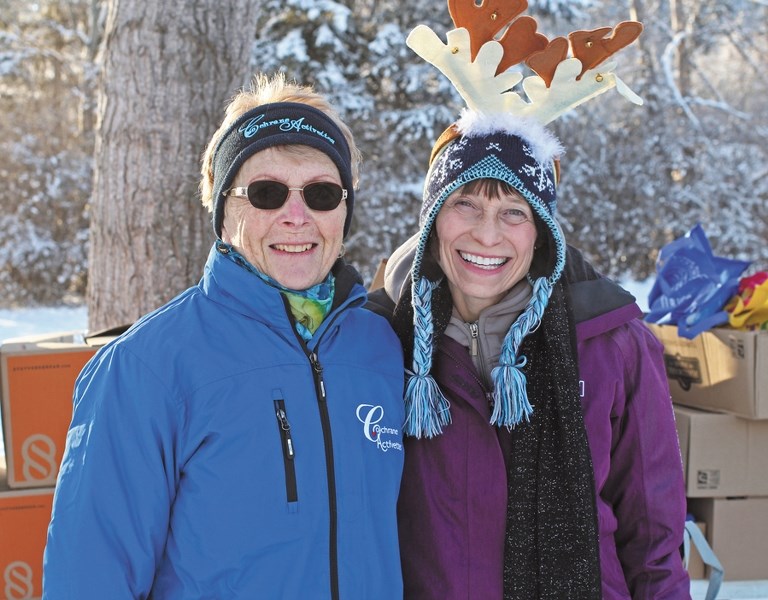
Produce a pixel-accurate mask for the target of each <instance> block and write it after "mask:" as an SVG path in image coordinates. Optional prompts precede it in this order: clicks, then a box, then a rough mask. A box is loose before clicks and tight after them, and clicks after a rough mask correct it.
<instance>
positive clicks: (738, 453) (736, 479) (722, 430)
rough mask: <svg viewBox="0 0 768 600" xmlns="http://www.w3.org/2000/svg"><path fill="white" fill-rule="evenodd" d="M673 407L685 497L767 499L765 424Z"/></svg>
mask: <svg viewBox="0 0 768 600" xmlns="http://www.w3.org/2000/svg"><path fill="white" fill-rule="evenodd" d="M674 408H675V424H676V426H677V436H678V438H679V440H680V452H681V453H682V456H683V470H684V472H685V493H686V496H688V497H689V498H701V497H709V498H723V497H725V496H768V421H754V420H750V419H742V418H740V417H736V416H734V415H728V414H724V413H716V412H710V411H704V410H699V409H695V408H688V407H686V406H680V405H678V404H676V405H675V407H674ZM766 562H767V563H768V561H766Z"/></svg>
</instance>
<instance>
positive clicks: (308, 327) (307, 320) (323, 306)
mask: <svg viewBox="0 0 768 600" xmlns="http://www.w3.org/2000/svg"><path fill="white" fill-rule="evenodd" d="M216 247H217V248H218V249H219V250H223V254H224V255H225V256H228V257H229V258H230V259H232V260H233V261H234V262H235V263H236V264H238V265H240V266H241V267H243V268H244V269H246V270H247V271H250V272H251V273H254V274H255V275H258V276H259V278H260V279H261V280H262V281H264V282H265V283H267V284H269V285H270V286H272V287H273V288H275V289H277V290H279V291H280V293H281V294H283V296H285V298H286V299H287V300H288V306H289V307H290V309H291V314H292V315H293V317H294V320H295V321H296V331H297V332H298V334H299V335H300V336H301V338H302V339H303V340H304V341H305V342H308V341H309V340H311V339H312V336H313V335H314V333H315V331H317V328H318V327H320V324H321V323H322V322H323V319H325V317H326V316H327V315H328V312H329V311H330V310H331V303H332V302H333V294H334V291H335V287H336V279H335V278H334V276H333V273H328V277H326V278H325V281H322V282H320V283H318V284H316V285H313V286H312V287H311V288H309V289H306V290H291V289H288V288H287V287H285V286H284V285H281V284H280V283H278V282H277V281H275V280H274V279H272V277H270V276H269V275H266V274H264V273H262V272H261V271H259V270H258V269H256V267H254V266H253V265H252V264H251V263H249V262H248V261H247V260H246V259H245V257H244V256H243V255H242V254H240V253H239V252H238V251H237V250H235V249H234V247H233V246H231V245H230V244H227V243H225V242H222V241H221V240H218V241H217V242H216Z"/></svg>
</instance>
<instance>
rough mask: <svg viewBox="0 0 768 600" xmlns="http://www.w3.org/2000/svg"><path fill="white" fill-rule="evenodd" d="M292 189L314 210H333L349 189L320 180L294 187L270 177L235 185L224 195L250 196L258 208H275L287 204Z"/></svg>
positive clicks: (345, 196)
mask: <svg viewBox="0 0 768 600" xmlns="http://www.w3.org/2000/svg"><path fill="white" fill-rule="evenodd" d="M292 191H297V192H300V193H301V197H302V198H303V199H304V203H305V204H306V205H307V206H308V207H309V208H311V209H312V210H322V211H328V210H333V209H334V208H336V207H337V206H338V205H339V204H340V203H341V201H342V200H346V199H347V190H345V189H344V188H343V187H341V186H340V185H338V184H336V183H331V182H328V181H318V182H316V183H309V184H307V185H305V186H304V187H300V188H294V187H288V186H287V185H285V184H284V183H282V182H280V181H272V180H270V179H262V180H259V181H252V182H251V183H249V184H248V187H233V188H231V189H229V190H227V191H226V192H224V195H225V196H235V197H237V198H248V202H250V203H251V204H252V205H253V206H254V207H256V208H261V209H263V210H275V209H277V208H280V207H281V206H282V205H283V204H285V201H286V200H287V199H288V195H289V194H290V193H291V192H292Z"/></svg>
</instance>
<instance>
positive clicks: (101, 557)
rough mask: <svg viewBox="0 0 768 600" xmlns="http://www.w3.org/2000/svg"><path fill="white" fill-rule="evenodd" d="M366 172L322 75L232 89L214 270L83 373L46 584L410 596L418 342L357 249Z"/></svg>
mask: <svg viewBox="0 0 768 600" xmlns="http://www.w3.org/2000/svg"><path fill="white" fill-rule="evenodd" d="M358 164H359V151H358V150H357V148H356V146H355V144H354V141H353V139H352V136H351V133H350V131H349V129H348V128H347V127H346V125H344V124H343V123H342V122H341V121H340V119H339V118H338V116H337V115H336V113H335V112H334V111H333V109H332V108H331V106H330V105H329V104H328V103H327V101H326V100H325V99H324V98H323V97H321V96H320V95H318V94H316V93H315V92H313V91H312V90H311V89H310V88H306V87H302V86H297V85H292V84H287V83H286V82H285V81H284V79H283V78H282V77H274V78H267V77H265V76H259V77H257V78H256V79H255V80H254V84H253V85H252V86H251V89H249V90H244V91H242V92H240V93H239V94H238V95H237V96H236V97H235V98H234V99H233V100H232V102H231V103H230V105H229V106H228V108H227V111H226V116H225V118H224V121H223V123H222V125H221V127H220V128H219V129H218V130H217V131H216V132H215V133H214V135H213V137H212V139H211V141H210V143H209V144H208V147H207V149H206V152H205V155H204V158H203V168H202V174H203V178H202V184H201V190H202V197H203V203H204V204H205V205H206V206H207V207H208V208H209V210H211V211H212V213H213V226H214V230H215V233H216V236H217V239H216V242H215V244H214V246H213V248H212V249H211V252H210V255H209V257H208V261H207V264H206V265H205V271H204V273H203V277H202V279H201V281H200V283H199V284H198V285H196V286H194V287H192V288H190V289H188V290H186V291H185V292H183V293H182V294H180V295H179V296H177V297H176V298H175V299H173V300H171V301H170V302H169V303H168V304H166V305H165V306H163V307H161V308H160V309H158V310H156V311H154V312H152V313H150V314H148V315H146V316H144V317H143V318H141V319H140V320H139V321H138V322H137V323H136V324H135V325H134V326H133V327H131V328H130V329H129V330H128V331H127V332H126V333H125V334H123V335H122V336H121V337H120V338H118V339H117V340H116V341H115V342H113V343H111V344H109V345H108V346H106V347H104V348H103V349H102V350H101V351H100V352H99V353H98V354H97V355H96V356H95V357H94V358H93V359H92V360H91V361H90V362H89V363H88V364H87V365H86V367H85V368H84V369H83V372H82V373H81V375H80V377H79V378H78V380H77V382H76V385H75V394H74V413H73V418H72V423H71V427H70V429H69V432H68V434H67V443H66V450H65V453H64V457H63V460H62V465H61V471H60V475H59V480H58V483H57V487H56V496H55V500H54V507H53V514H52V519H51V523H50V527H49V530H48V543H47V547H46V551H45V560H44V563H45V564H44V583H43V586H44V597H45V598H47V599H50V600H54V599H58V598H77V599H78V600H88V599H98V600H103V599H105V598H109V599H110V600H120V599H123V598H153V599H155V600H160V599H162V600H171V599H193V598H194V599H201V598H216V599H219V600H221V599H229V598H232V599H234V598H243V599H246V598H247V599H248V600H252V599H254V598H313V599H315V598H331V599H339V598H341V599H344V598H347V599H355V600H358V599H361V598H376V599H379V598H399V597H401V596H402V581H401V574H400V557H399V552H398V544H397V522H396V508H395V507H396V501H397V493H398V487H399V484H400V476H401V471H402V465H403V446H402V431H401V425H402V423H403V421H404V414H403V404H402V391H403V363H402V357H401V350H400V344H399V342H398V340H397V338H396V337H395V335H394V333H393V332H392V331H391V329H390V327H389V325H388V324H387V322H386V321H385V320H384V319H383V318H382V317H380V316H377V315H375V314H373V313H371V312H369V311H368V310H366V309H364V308H363V304H364V302H365V300H366V293H365V290H364V288H363V286H362V285H361V280H360V277H359V275H358V274H357V273H356V271H355V270H354V269H353V268H352V267H350V266H349V265H347V264H345V262H344V261H343V259H342V258H341V257H342V256H343V253H344V251H343V248H344V247H343V244H342V241H343V238H344V236H345V235H346V233H347V232H348V230H349V225H350V222H351V218H352V208H353V200H354V185H355V183H356V181H357V173H358Z"/></svg>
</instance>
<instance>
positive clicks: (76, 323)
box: [0, 281, 768, 600]
mask: <svg viewBox="0 0 768 600" xmlns="http://www.w3.org/2000/svg"><path fill="white" fill-rule="evenodd" d="M621 283H622V285H623V286H624V287H625V288H626V289H627V290H628V291H630V292H632V293H633V294H634V295H635V297H636V298H637V301H638V304H639V305H640V308H642V309H643V310H644V311H647V310H648V304H647V299H648V292H649V291H650V289H651V286H652V284H653V281H645V282H634V281H622V282H621ZM87 322H88V311H87V310H86V308H85V307H84V306H79V307H51V308H22V309H15V310H7V309H0V342H2V341H4V340H6V339H8V338H13V337H20V336H26V335H37V334H44V333H54V332H58V331H83V332H85V330H86V328H87ZM2 453H4V450H3V447H2V432H1V431H0V454H2ZM726 579H727V573H726ZM707 584H708V582H707V581H703V580H697V581H694V582H692V584H691V596H692V598H693V600H705V598H706V593H707ZM717 598H718V599H720V600H768V580H765V581H727V580H726V581H725V582H724V583H723V585H722V587H721V588H720V593H719V594H718V595H717Z"/></svg>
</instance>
